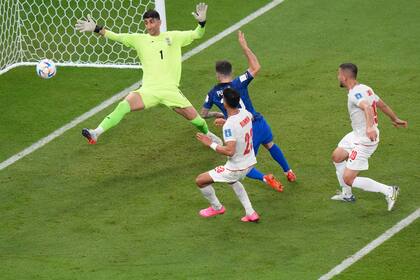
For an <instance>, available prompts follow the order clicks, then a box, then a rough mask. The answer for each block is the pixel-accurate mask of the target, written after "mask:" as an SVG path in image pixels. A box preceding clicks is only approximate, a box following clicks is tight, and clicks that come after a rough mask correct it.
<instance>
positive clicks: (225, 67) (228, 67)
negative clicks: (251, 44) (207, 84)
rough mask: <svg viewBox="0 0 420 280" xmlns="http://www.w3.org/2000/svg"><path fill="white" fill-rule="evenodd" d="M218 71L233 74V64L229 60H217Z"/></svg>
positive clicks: (223, 73)
mask: <svg viewBox="0 0 420 280" xmlns="http://www.w3.org/2000/svg"><path fill="white" fill-rule="evenodd" d="M216 72H217V73H220V74H222V75H225V76H228V75H230V74H232V64H230V62H229V61H227V60H220V61H217V62H216Z"/></svg>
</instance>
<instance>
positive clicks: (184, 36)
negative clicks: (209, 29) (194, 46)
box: [172, 3, 207, 47]
mask: <svg viewBox="0 0 420 280" xmlns="http://www.w3.org/2000/svg"><path fill="white" fill-rule="evenodd" d="M206 14H207V5H206V4H204V3H199V4H198V5H197V6H196V11H195V12H192V15H193V16H194V17H195V19H196V20H197V21H198V26H197V27H196V28H195V29H194V30H189V31H172V34H174V36H173V40H174V42H175V43H176V44H177V45H180V46H181V47H185V46H188V45H189V44H191V43H192V42H193V41H194V40H196V39H200V38H202V37H203V36H204V33H205V31H206V28H205V25H206V17H207V16H206Z"/></svg>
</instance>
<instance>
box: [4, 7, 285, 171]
mask: <svg viewBox="0 0 420 280" xmlns="http://www.w3.org/2000/svg"><path fill="white" fill-rule="evenodd" d="M283 1H284V0H273V1H272V2H270V3H268V4H267V5H265V6H264V7H261V8H260V9H258V10H256V11H255V12H253V13H251V14H250V15H248V16H247V17H245V18H244V19H242V20H240V21H239V22H237V23H235V24H234V25H232V26H230V27H229V28H227V29H225V30H223V31H222V32H220V33H219V34H217V35H215V36H214V37H212V38H210V39H209V40H207V41H205V42H204V43H202V44H200V45H198V46H197V47H195V48H194V49H192V50H190V51H189V52H187V53H185V54H184V55H183V56H182V61H185V60H187V59H189V58H190V57H192V56H194V55H196V54H198V53H199V52H201V51H202V50H204V49H206V48H208V47H209V46H211V45H213V44H214V43H216V42H218V41H220V40H221V39H223V38H224V37H226V36H227V35H229V34H231V33H232V32H234V31H236V30H238V29H239V28H240V27H242V26H243V25H245V24H247V23H249V22H250V21H252V20H254V19H256V18H257V17H259V16H261V15H262V14H264V13H265V12H267V11H269V10H271V9H272V8H274V7H276V6H277V5H279V4H281V3H282V2H283ZM140 83H141V81H140V82H137V83H135V84H133V85H131V86H130V87H128V88H126V89H124V90H123V91H121V92H119V93H117V94H116V95H114V96H112V97H111V98H109V99H107V100H105V101H104V102H102V103H101V104H99V105H98V106H96V107H94V108H92V109H91V110H89V111H88V112H86V113H84V114H83V115H81V116H79V117H77V118H75V119H74V120H72V121H71V122H69V123H68V124H66V125H64V126H62V127H61V128H59V129H57V130H55V131H54V132H52V133H51V134H50V135H48V136H46V137H44V138H42V139H40V140H39V141H37V142H35V143H33V144H32V145H31V146H29V147H27V148H26V149H24V150H22V151H20V152H19V153H17V154H15V155H13V156H11V157H10V158H8V159H7V160H5V161H3V162H1V163H0V170H3V169H5V168H6V167H8V166H9V165H12V164H13V163H15V162H16V161H18V160H20V159H21V158H23V157H25V156H27V155H29V154H30V153H32V152H34V151H36V150H38V149H39V148H41V147H42V146H44V145H45V144H47V143H49V142H51V141H52V140H54V139H55V138H57V137H58V136H60V135H62V134H63V133H64V132H66V131H67V130H69V129H71V128H73V127H75V126H76V125H78V124H80V123H82V122H84V121H85V120H87V119H88V118H90V117H92V116H93V115H95V114H97V113H98V112H100V111H102V110H103V109H105V108H107V107H108V106H110V105H112V104H114V103H115V102H117V101H118V100H120V99H121V98H123V97H124V96H125V95H127V94H128V93H129V92H130V91H133V90H135V89H137V88H138V87H139V86H140Z"/></svg>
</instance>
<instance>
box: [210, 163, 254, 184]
mask: <svg viewBox="0 0 420 280" xmlns="http://www.w3.org/2000/svg"><path fill="white" fill-rule="evenodd" d="M251 168H252V167H249V168H247V169H244V170H237V171H232V170H229V169H226V167H224V166H223V165H222V166H218V167H216V168H215V169H212V170H210V171H209V175H210V177H211V178H212V179H213V181H214V182H220V183H235V182H237V181H240V180H242V179H243V178H245V177H246V174H248V172H249V170H250V169H251Z"/></svg>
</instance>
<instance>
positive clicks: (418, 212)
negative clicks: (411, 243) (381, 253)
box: [319, 208, 420, 280]
mask: <svg viewBox="0 0 420 280" xmlns="http://www.w3.org/2000/svg"><path fill="white" fill-rule="evenodd" d="M419 217H420V208H418V209H417V210H416V211H414V212H413V213H411V214H410V215H409V216H407V217H406V218H405V219H403V220H401V221H399V222H398V223H397V224H396V225H394V226H393V227H392V228H390V229H388V230H387V231H385V232H384V233H383V234H382V235H380V236H379V237H378V238H376V239H375V240H373V241H372V242H370V243H369V244H368V245H366V246H365V247H363V248H362V249H360V250H359V251H358V252H357V253H356V254H354V255H352V256H350V257H349V258H347V259H345V260H344V261H343V262H342V263H340V264H339V265H337V266H336V267H334V268H333V269H331V270H330V271H329V272H328V273H326V274H324V275H322V276H321V277H320V278H319V280H328V279H331V278H333V277H334V276H336V275H338V274H340V273H341V272H343V271H344V270H345V269H347V268H348V267H349V266H351V265H352V264H354V263H355V262H357V261H358V260H360V259H361V258H363V257H364V256H366V255H367V254H369V253H370V252H371V251H372V250H374V249H375V248H376V247H378V246H379V245H381V244H382V243H384V242H385V241H387V240H388V239H390V238H391V237H392V236H394V235H395V234H397V233H398V232H399V231H400V230H402V229H403V228H405V227H407V226H408V225H410V224H411V223H412V222H414V221H415V220H416V219H418V218H419Z"/></svg>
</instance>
